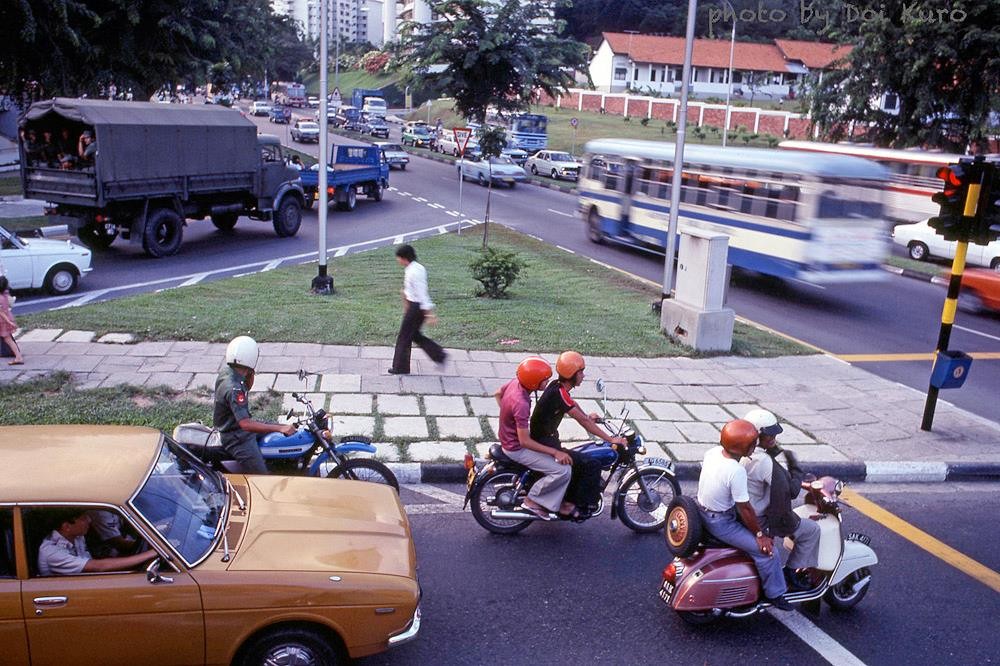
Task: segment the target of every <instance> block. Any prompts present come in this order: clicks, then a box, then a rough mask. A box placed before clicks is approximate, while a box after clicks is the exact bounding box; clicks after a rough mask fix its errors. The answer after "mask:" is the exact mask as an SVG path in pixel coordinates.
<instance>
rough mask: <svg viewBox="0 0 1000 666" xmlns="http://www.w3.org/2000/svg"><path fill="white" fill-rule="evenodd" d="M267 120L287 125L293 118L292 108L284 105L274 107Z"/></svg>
mask: <svg viewBox="0 0 1000 666" xmlns="http://www.w3.org/2000/svg"><path fill="white" fill-rule="evenodd" d="M267 120H268V122H271V123H277V124H279V125H287V124H288V123H290V122H291V120H292V110H291V109H287V108H285V107H283V106H275V107H272V108H271V112H270V113H269V114H268V115H267Z"/></svg>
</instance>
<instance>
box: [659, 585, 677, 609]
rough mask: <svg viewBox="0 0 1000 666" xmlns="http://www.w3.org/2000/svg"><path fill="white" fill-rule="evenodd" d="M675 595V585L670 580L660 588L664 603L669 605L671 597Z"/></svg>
mask: <svg viewBox="0 0 1000 666" xmlns="http://www.w3.org/2000/svg"><path fill="white" fill-rule="evenodd" d="M673 594H674V584H673V583H671V582H670V581H669V580H665V581H663V585H661V586H660V599H663V603H665V604H669V603H670V597H671V596H673Z"/></svg>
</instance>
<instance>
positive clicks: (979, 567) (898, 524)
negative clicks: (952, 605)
mask: <svg viewBox="0 0 1000 666" xmlns="http://www.w3.org/2000/svg"><path fill="white" fill-rule="evenodd" d="M843 497H844V499H845V500H846V501H847V503H848V504H850V505H851V506H852V507H854V508H855V509H857V510H858V511H860V512H861V513H863V514H865V515H866V516H868V517H869V518H871V519H872V520H874V521H875V522H877V523H881V524H882V525H884V526H885V527H887V528H889V529H890V530H892V531H893V532H895V533H896V534H898V535H900V536H901V537H903V538H904V539H906V540H907V541H910V542H911V543H914V544H916V545H917V546H919V547H921V548H923V549H924V550H926V551H927V552H928V553H930V554H931V555H934V556H935V557H937V558H940V559H941V560H944V561H945V562H946V563H947V564H950V565H951V566H953V567H955V568H956V569H958V570H959V571H961V572H962V573H964V574H966V575H968V576H971V577H972V578H975V579H976V580H978V581H979V582H980V583H983V584H984V585H986V586H987V587H990V588H992V589H993V591H994V592H1000V573H997V572H996V571H994V570H993V569H990V568H989V567H987V566H986V565H984V564H980V563H979V562H977V561H975V560H974V559H972V558H971V557H969V556H968V555H963V554H962V553H960V552H959V551H957V550H955V549H954V548H952V547H951V546H949V545H947V544H945V543H942V542H941V541H938V540H937V539H935V538H934V537H932V536H931V535H930V534H928V533H927V532H924V531H923V530H920V529H917V528H916V527H914V526H913V525H911V524H910V523H908V522H906V521H905V520H903V519H902V518H900V517H899V516H897V515H895V514H893V513H890V512H888V511H886V510H885V509H883V508H882V507H880V506H879V505H877V504H875V503H874V502H872V501H871V500H869V499H866V498H864V497H862V496H861V495H859V494H858V493H857V492H856V491H853V490H851V489H850V488H845V489H844V493H843Z"/></svg>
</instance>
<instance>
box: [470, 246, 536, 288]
mask: <svg viewBox="0 0 1000 666" xmlns="http://www.w3.org/2000/svg"><path fill="white" fill-rule="evenodd" d="M526 266H527V264H526V263H525V262H524V261H523V260H521V259H519V258H518V256H517V255H516V254H515V253H513V252H508V251H506V250H498V249H496V248H493V247H488V248H485V249H484V250H482V251H481V252H480V254H479V257H478V258H476V259H475V260H473V261H472V262H470V263H469V268H471V269H472V277H473V278H474V279H475V280H476V281H477V282H479V284H481V285H482V289H480V290H479V291H477V292H476V296H486V297H487V298H506V291H507V289H508V288H509V287H510V286H511V285H512V284H514V281H515V280H517V277H518V275H520V273H521V270H522V269H523V268H525V267H526Z"/></svg>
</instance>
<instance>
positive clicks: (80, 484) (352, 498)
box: [0, 426, 420, 666]
mask: <svg viewBox="0 0 1000 666" xmlns="http://www.w3.org/2000/svg"><path fill="white" fill-rule="evenodd" d="M0 469H2V470H3V479H4V480H3V483H0V646H3V656H2V657H0V661H2V662H3V663H5V664H29V663H30V664H32V666H49V665H54V664H60V665H66V664H101V665H102V666H116V665H121V666H126V665H127V666H136V665H137V664H142V665H143V666H153V665H167V664H176V665H177V666H192V665H194V664H219V665H223V664H225V665H229V664H236V665H245V666H263V665H264V664H293V663H294V664H309V665H314V666H330V665H332V664H336V663H340V662H341V661H342V660H344V659H346V658H349V657H350V658H353V657H360V656H364V655H369V654H373V653H377V652H381V651H383V650H386V649H387V648H390V647H393V646H395V645H399V644H401V643H404V642H406V641H408V640H411V639H412V638H414V637H415V636H416V634H417V632H418V631H419V628H420V607H419V603H420V586H419V584H418V582H417V572H416V555H415V551H414V547H413V539H412V537H411V534H410V526H409V522H408V521H407V518H406V514H405V513H404V511H403V506H402V504H401V503H400V501H399V498H398V496H397V494H396V493H395V491H393V489H392V488H390V487H388V486H383V485H380V484H374V483H363V482H360V481H341V480H330V479H313V478H303V477H282V476H244V475H226V476H223V475H220V474H218V473H216V472H213V471H211V470H210V469H208V468H207V467H205V466H204V465H203V464H202V463H201V462H199V461H198V460H197V459H195V458H194V457H193V456H191V455H190V454H189V453H188V452H187V451H186V450H185V449H184V448H183V447H181V446H179V445H178V444H176V443H175V442H174V441H173V440H171V439H170V438H169V437H166V436H165V435H163V434H162V433H160V432H159V431H156V430H151V429H148V428H138V427H120V426H11V427H2V428H0ZM67 516H71V517H67ZM43 571H44V572H45V573H47V574H48V575H43Z"/></svg>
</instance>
